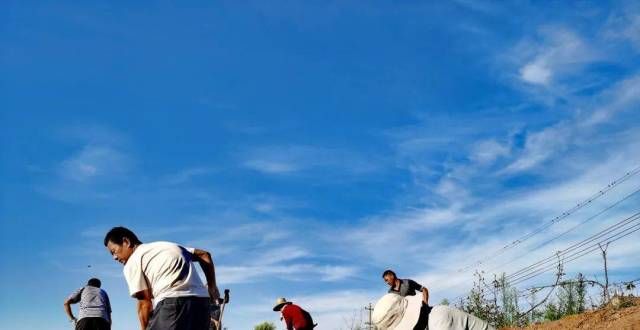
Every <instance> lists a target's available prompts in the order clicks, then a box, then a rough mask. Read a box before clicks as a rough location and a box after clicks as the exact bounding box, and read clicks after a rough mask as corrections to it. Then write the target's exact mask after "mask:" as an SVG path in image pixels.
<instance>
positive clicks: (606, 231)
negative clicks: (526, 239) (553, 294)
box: [507, 212, 640, 278]
mask: <svg viewBox="0 0 640 330" xmlns="http://www.w3.org/2000/svg"><path fill="white" fill-rule="evenodd" d="M639 215H640V212H638V213H635V214H634V215H632V216H630V217H628V218H625V219H623V220H622V221H619V222H617V223H615V224H613V225H611V226H609V227H607V228H605V229H604V230H602V231H600V232H598V233H596V234H594V235H592V236H590V237H588V238H586V239H584V240H582V241H580V242H578V243H575V244H573V245H571V246H569V247H567V248H565V249H564V250H561V251H559V252H558V253H557V256H558V257H559V256H563V255H566V254H567V253H569V252H571V251H573V250H575V249H578V248H580V247H582V246H584V245H586V244H589V243H591V242H593V241H595V240H597V239H598V238H600V237H602V236H605V235H607V234H609V233H611V232H613V231H616V230H618V229H619V228H621V227H624V226H625V225H627V224H628V223H631V222H633V221H635V220H637V219H638V218H639ZM555 257H556V255H553V256H550V257H547V258H544V259H542V260H539V261H537V262H535V263H533V264H531V265H529V266H527V267H524V268H521V269H520V270H518V271H516V272H514V273H512V274H510V275H509V276H507V278H513V277H516V276H519V275H520V274H522V273H526V272H528V271H530V270H531V269H535V268H537V267H538V266H540V265H544V264H546V263H548V262H549V261H552V260H554V258H555Z"/></svg>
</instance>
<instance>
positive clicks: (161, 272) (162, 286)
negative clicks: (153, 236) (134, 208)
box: [104, 227, 220, 330]
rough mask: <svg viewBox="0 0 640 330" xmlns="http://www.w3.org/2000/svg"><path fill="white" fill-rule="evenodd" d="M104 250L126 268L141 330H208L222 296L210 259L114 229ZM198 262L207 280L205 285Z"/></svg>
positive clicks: (205, 254) (198, 252)
mask: <svg viewBox="0 0 640 330" xmlns="http://www.w3.org/2000/svg"><path fill="white" fill-rule="evenodd" d="M104 245H105V246H106V247H107V250H109V252H110V253H111V255H112V256H113V259H115V260H116V261H118V262H120V263H121V264H123V265H124V269H123V272H124V277H125V280H126V281H127V285H128V287H129V294H130V295H131V297H133V298H135V299H137V301H138V304H137V309H138V319H139V320H140V329H142V330H208V329H209V321H210V320H209V303H210V302H216V301H217V300H218V298H219V297H220V293H219V291H218V287H217V285H216V276H215V269H214V265H213V260H212V259H211V254H210V253H209V252H207V251H205V250H201V249H194V248H185V247H183V246H180V245H178V244H175V243H170V242H152V243H144V244H143V243H142V242H141V241H140V240H139V239H138V237H137V236H136V235H135V234H134V233H133V232H132V231H131V230H129V229H127V228H125V227H114V228H112V229H111V230H110V231H109V232H108V233H107V235H106V236H105V238H104ZM194 262H197V263H198V264H200V267H201V268H202V271H203V272H204V275H205V277H206V279H207V285H206V286H205V285H204V284H203V283H202V281H201V280H200V277H199V276H198V273H197V270H196V268H195V266H194Z"/></svg>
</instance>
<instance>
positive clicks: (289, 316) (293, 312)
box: [273, 298, 317, 330]
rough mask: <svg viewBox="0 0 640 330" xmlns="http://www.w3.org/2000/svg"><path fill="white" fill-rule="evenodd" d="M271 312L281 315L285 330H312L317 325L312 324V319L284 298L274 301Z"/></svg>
mask: <svg viewBox="0 0 640 330" xmlns="http://www.w3.org/2000/svg"><path fill="white" fill-rule="evenodd" d="M273 311H274V312H280V313H281V314H282V318H281V319H282V320H283V321H284V323H285V324H286V326H287V330H312V329H313V328H315V326H316V325H317V324H313V319H312V318H311V315H310V314H309V313H308V312H307V311H305V310H304V309H302V308H300V306H298V305H295V304H293V303H292V302H290V301H287V300H286V299H284V298H278V300H276V305H275V306H274V307H273Z"/></svg>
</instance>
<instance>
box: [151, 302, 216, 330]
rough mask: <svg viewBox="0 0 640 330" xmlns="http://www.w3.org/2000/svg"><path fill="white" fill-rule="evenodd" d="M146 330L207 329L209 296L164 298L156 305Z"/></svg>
mask: <svg viewBox="0 0 640 330" xmlns="http://www.w3.org/2000/svg"><path fill="white" fill-rule="evenodd" d="M147 330H209V298H202V297H179V298H165V299H163V300H162V301H160V302H159V303H158V305H156V308H154V309H153V313H152V314H151V320H150V321H149V325H148V326H147Z"/></svg>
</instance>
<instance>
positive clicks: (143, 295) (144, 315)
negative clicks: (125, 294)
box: [135, 289, 153, 330]
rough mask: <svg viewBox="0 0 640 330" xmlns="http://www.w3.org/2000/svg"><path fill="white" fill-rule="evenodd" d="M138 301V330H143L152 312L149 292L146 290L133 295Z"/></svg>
mask: <svg viewBox="0 0 640 330" xmlns="http://www.w3.org/2000/svg"><path fill="white" fill-rule="evenodd" d="M135 298H136V299H138V319H139V320H140V329H141V330H145V329H147V326H148V325H149V319H150V318H151V312H153V304H152V303H151V298H152V295H151V290H149V289H146V290H143V291H140V292H138V293H136V294H135Z"/></svg>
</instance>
